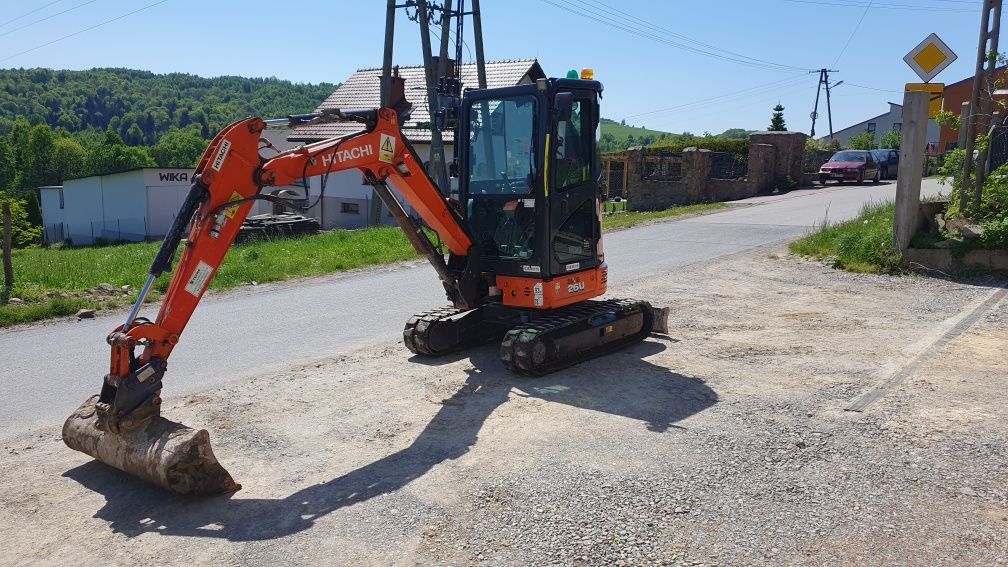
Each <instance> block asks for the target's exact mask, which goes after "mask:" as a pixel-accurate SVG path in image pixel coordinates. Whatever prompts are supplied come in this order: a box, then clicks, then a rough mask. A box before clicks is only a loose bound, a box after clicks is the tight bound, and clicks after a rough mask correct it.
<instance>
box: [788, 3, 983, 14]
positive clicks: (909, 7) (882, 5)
mask: <svg viewBox="0 0 1008 567" xmlns="http://www.w3.org/2000/svg"><path fill="white" fill-rule="evenodd" d="M784 2H791V3H795V4H811V5H815V6H840V7H843V8H867V7H871V8H877V9H881V10H911V11H918V12H959V13H973V12H974V10H969V9H965V8H952V7H943V6H927V5H920V4H886V3H874V2H867V3H865V2H860V1H855V2H837V1H827V0H784Z"/></svg>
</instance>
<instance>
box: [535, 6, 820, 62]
mask: <svg viewBox="0 0 1008 567" xmlns="http://www.w3.org/2000/svg"><path fill="white" fill-rule="evenodd" d="M540 1H541V2H543V3H545V4H549V5H551V6H553V7H555V8H559V9H561V10H564V11H567V12H570V13H572V14H575V15H578V16H581V17H583V18H586V19H589V20H592V21H594V22H598V23H600V24H603V25H605V26H608V27H611V28H613V29H617V30H620V31H624V32H627V33H630V34H632V35H636V36H638V37H642V38H646V39H651V40H654V41H656V42H658V43H662V44H665V45H669V46H671V47H675V48H678V49H682V50H685V51H690V52H693V53H697V54H700V55H706V56H709V57H714V58H716V59H721V60H723V61H730V62H734V63H738V64H741V65H749V66H752V67H759V68H762V69H768V70H772V71H794V70H802V71H805V70H807V68H806V67H796V66H793V65H785V64H780V63H772V62H767V61H764V60H756V59H754V58H748V57H747V56H742V57H737V56H731V55H726V54H723V53H718V52H715V51H710V50H707V49H702V48H700V47H695V46H692V45H688V44H686V43H683V42H681V41H675V40H673V39H670V38H668V37H666V36H662V35H657V33H656V32H653V31H648V30H647V29H643V28H642V27H641V26H640V25H634V24H633V23H630V22H626V21H625V20H623V21H621V22H617V21H613V18H612V16H611V15H607V14H605V13H600V12H599V11H598V10H597V9H592V8H590V7H588V6H584V5H577V4H573V3H571V2H567V1H566V0H559V2H564V3H562V4H561V3H558V2H557V1H554V0H540Z"/></svg>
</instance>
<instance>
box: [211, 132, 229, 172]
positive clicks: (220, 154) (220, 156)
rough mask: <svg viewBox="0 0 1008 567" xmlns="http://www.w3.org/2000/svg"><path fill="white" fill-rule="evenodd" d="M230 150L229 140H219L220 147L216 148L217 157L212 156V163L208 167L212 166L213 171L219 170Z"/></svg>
mask: <svg viewBox="0 0 1008 567" xmlns="http://www.w3.org/2000/svg"><path fill="white" fill-rule="evenodd" d="M230 151H231V142H230V141H228V140H224V141H223V142H221V145H220V149H219V150H217V157H215V158H214V160H213V164H211V165H210V167H212V168H214V170H215V171H220V168H221V166H222V165H224V159H225V158H227V155H228V152H230Z"/></svg>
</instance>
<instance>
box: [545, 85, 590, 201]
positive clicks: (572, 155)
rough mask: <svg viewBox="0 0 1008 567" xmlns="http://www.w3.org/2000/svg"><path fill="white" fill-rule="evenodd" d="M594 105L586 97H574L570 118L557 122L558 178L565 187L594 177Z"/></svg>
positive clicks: (558, 182)
mask: <svg viewBox="0 0 1008 567" xmlns="http://www.w3.org/2000/svg"><path fill="white" fill-rule="evenodd" d="M590 108H591V104H590V103H589V102H588V101H586V100H584V99H577V98H575V99H574V105H573V109H572V112H571V117H570V120H565V121H562V122H557V134H556V153H555V162H554V163H555V164H556V166H555V168H554V171H555V177H554V179H555V181H556V187H557V189H560V190H563V189H566V188H568V187H573V186H575V185H579V184H581V183H585V182H586V181H588V180H590V179H591V163H592V155H591V148H592V139H591V137H592V136H594V135H595V131H594V129H593V128H592V121H593V117H592V116H591V115H590V111H589V110H588V109H590Z"/></svg>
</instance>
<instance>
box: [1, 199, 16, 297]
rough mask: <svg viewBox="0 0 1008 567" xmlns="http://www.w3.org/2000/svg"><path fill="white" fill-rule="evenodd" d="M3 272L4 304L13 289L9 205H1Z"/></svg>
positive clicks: (6, 203)
mask: <svg viewBox="0 0 1008 567" xmlns="http://www.w3.org/2000/svg"><path fill="white" fill-rule="evenodd" d="M3 270H4V302H5V303H6V301H7V300H8V299H10V292H11V288H13V287H14V267H13V265H12V264H11V212H10V203H9V202H7V201H4V203H3Z"/></svg>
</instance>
